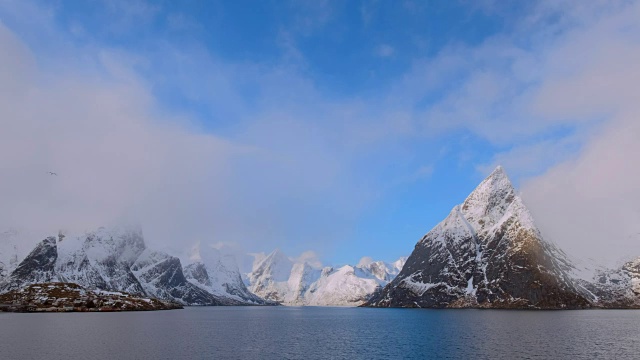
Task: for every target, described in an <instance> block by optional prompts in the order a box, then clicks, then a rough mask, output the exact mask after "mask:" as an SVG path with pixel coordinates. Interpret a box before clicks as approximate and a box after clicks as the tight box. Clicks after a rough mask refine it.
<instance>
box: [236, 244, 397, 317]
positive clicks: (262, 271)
mask: <svg viewBox="0 0 640 360" xmlns="http://www.w3.org/2000/svg"><path fill="white" fill-rule="evenodd" d="M403 262H404V259H400V260H398V261H397V262H395V263H393V264H388V263H384V262H382V261H377V262H374V261H372V260H370V259H367V260H366V261H361V263H359V264H358V265H356V266H351V265H345V266H342V267H339V268H334V267H324V268H320V267H317V266H314V265H312V264H309V263H308V262H306V261H294V260H292V259H290V258H289V257H287V256H286V255H285V254H283V253H282V252H281V251H279V250H275V251H273V252H272V253H271V254H269V255H267V256H266V257H264V258H262V259H261V260H260V261H257V262H256V264H255V266H254V268H253V271H252V272H251V273H250V274H249V275H248V281H249V284H250V287H249V289H250V290H251V291H252V292H254V293H255V294H257V295H259V296H261V297H263V298H265V299H269V300H273V301H277V302H279V303H282V304H284V305H293V306H357V305H360V304H362V303H364V302H365V301H366V300H367V299H369V298H370V297H371V295H372V294H373V293H375V292H376V291H379V290H380V289H381V288H382V286H384V285H385V284H387V283H388V282H389V281H390V280H391V279H393V277H394V276H395V275H396V274H398V272H399V271H400V269H401V268H402V265H403Z"/></svg>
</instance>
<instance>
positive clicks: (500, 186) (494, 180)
mask: <svg viewBox="0 0 640 360" xmlns="http://www.w3.org/2000/svg"><path fill="white" fill-rule="evenodd" d="M512 191H515V189H514V188H513V184H512V183H511V180H509V177H508V176H507V173H506V171H505V170H504V168H503V167H502V166H500V165H498V167H496V168H495V169H494V170H493V171H492V172H491V174H489V176H487V177H486V178H485V179H484V180H482V182H481V183H480V185H478V186H477V187H476V188H475V190H473V192H471V194H470V195H469V196H468V197H467V200H469V199H472V198H474V195H481V194H483V195H484V196H485V197H486V196H490V195H491V194H492V193H496V192H498V193H504V192H512ZM467 200H465V202H464V204H463V208H464V206H465V205H466V204H467Z"/></svg>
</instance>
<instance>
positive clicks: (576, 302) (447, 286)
mask: <svg viewBox="0 0 640 360" xmlns="http://www.w3.org/2000/svg"><path fill="white" fill-rule="evenodd" d="M571 271H572V266H571V263H570V262H569V261H568V260H567V258H566V255H565V254H564V253H563V252H562V251H561V250H559V249H558V248H557V247H556V246H555V245H553V244H552V243H549V242H547V241H545V240H544V239H543V238H542V235H541V234H540V232H539V230H538V229H537V228H536V226H535V224H534V222H533V219H532V217H531V214H530V213H529V211H528V210H527V208H526V207H525V205H524V204H523V202H522V200H521V199H520V197H519V196H518V195H517V194H516V192H515V189H514V188H513V186H512V184H511V182H510V181H509V178H508V177H507V175H506V174H505V172H504V170H503V169H502V167H498V168H497V169H496V170H494V171H493V172H492V173H491V174H490V175H489V176H488V177H487V178H486V179H485V180H484V181H483V182H482V183H481V184H480V185H479V186H478V187H477V188H476V189H475V190H474V191H473V192H472V193H471V194H470V195H469V196H468V197H467V199H466V200H465V201H464V203H462V204H461V205H458V206H455V207H454V208H453V210H451V213H450V214H449V216H447V218H446V219H444V220H443V221H442V222H441V223H440V224H438V225H436V227H435V228H433V229H432V230H431V231H430V232H429V233H427V234H426V235H425V236H424V237H423V238H422V239H421V240H420V241H419V242H418V244H416V247H415V249H414V251H413V253H412V254H411V256H409V259H408V260H407V263H406V264H405V266H404V268H403V270H402V271H401V272H400V274H399V275H398V276H397V277H396V278H395V279H394V280H393V281H392V282H391V283H389V284H388V285H387V286H386V287H385V288H384V290H383V291H382V292H380V293H379V294H377V295H376V296H375V297H374V298H372V299H371V300H370V302H369V303H368V305H370V306H380V307H389V306H392V307H395V306H401V307H500V308H530V307H534V308H585V307H589V306H590V302H589V301H588V300H587V299H586V298H585V297H584V296H583V295H582V293H581V291H580V289H579V288H578V287H577V286H576V285H575V284H574V281H573V279H572V278H571V276H570V275H569V273H570V272H571Z"/></svg>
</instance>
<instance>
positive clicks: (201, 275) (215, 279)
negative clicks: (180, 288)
mask: <svg viewBox="0 0 640 360" xmlns="http://www.w3.org/2000/svg"><path fill="white" fill-rule="evenodd" d="M191 259H192V262H191V263H190V264H189V265H187V266H186V267H185V268H184V272H185V276H186V279H187V280H188V281H189V282H190V283H191V284H194V285H196V286H197V287H199V288H200V289H203V290H205V291H207V292H209V293H211V294H214V295H217V296H221V297H226V298H230V299H232V300H236V301H238V302H248V303H251V304H256V305H267V304H271V302H270V301H265V299H263V298H261V297H259V296H256V295H255V294H253V293H251V292H250V291H249V290H248V289H247V287H246V285H245V284H244V282H243V281H242V277H241V275H240V270H239V269H238V265H237V264H236V260H235V258H234V257H233V256H232V255H228V254H222V253H221V252H220V251H219V250H217V249H215V248H213V247H211V246H201V245H200V244H198V245H197V246H196V247H195V248H194V249H193V252H192V254H191Z"/></svg>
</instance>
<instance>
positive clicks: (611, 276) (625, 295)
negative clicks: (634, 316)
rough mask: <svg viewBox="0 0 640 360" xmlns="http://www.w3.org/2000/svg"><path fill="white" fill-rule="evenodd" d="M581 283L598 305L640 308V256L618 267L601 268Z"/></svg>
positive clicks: (603, 306)
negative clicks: (588, 279)
mask: <svg viewBox="0 0 640 360" xmlns="http://www.w3.org/2000/svg"><path fill="white" fill-rule="evenodd" d="M580 284H581V285H582V286H583V287H584V288H585V290H587V294H588V296H589V297H590V299H591V300H592V301H593V302H594V304H595V305H596V306H598V307H602V308H635V309H640V257H638V258H637V259H635V260H632V261H628V262H626V263H625V264H623V265H622V266H621V267H620V268H618V269H599V270H598V271H596V273H595V276H594V278H593V280H592V281H580Z"/></svg>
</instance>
